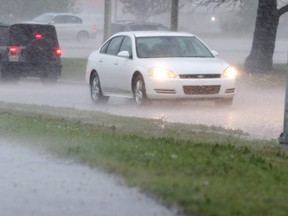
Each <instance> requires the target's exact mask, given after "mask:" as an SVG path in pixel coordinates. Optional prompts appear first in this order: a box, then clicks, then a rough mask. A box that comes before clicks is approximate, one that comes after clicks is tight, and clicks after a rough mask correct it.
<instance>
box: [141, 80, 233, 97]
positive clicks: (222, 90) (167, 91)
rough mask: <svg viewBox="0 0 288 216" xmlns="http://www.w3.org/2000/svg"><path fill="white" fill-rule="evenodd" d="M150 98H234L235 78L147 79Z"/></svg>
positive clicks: (146, 83) (147, 92)
mask: <svg viewBox="0 0 288 216" xmlns="http://www.w3.org/2000/svg"><path fill="white" fill-rule="evenodd" d="M145 86H146V94H147V97H148V98H149V99H199V100H200V99H201V100H205V99H207V100H210V99H219V98H233V97H234V94H235V91H236V81H235V79H209V80H208V79H206V80H199V79H195V80H193V79H187V80H185V79H169V80H156V79H152V78H149V80H146V81H145Z"/></svg>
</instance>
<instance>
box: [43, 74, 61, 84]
mask: <svg viewBox="0 0 288 216" xmlns="http://www.w3.org/2000/svg"><path fill="white" fill-rule="evenodd" d="M40 80H41V82H42V84H43V85H53V84H55V83H57V81H58V76H57V75H53V76H40Z"/></svg>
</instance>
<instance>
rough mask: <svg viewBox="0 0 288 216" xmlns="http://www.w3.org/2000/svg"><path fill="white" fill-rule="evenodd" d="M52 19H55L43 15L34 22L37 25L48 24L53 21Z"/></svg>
mask: <svg viewBox="0 0 288 216" xmlns="http://www.w3.org/2000/svg"><path fill="white" fill-rule="evenodd" d="M52 17H53V16H52V15H49V14H43V15H40V16H38V17H36V18H35V19H33V21H34V22H37V23H48V22H49V21H50V19H52Z"/></svg>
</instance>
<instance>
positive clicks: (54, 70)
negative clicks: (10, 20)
mask: <svg viewBox="0 0 288 216" xmlns="http://www.w3.org/2000/svg"><path fill="white" fill-rule="evenodd" d="M60 56H61V49H60V47H59V43H58V38H57V34H56V30H55V27H54V26H52V25H42V24H13V25H3V24H2V25H0V78H1V80H3V81H18V80H19V78H20V77H30V76H32V77H40V79H41V81H43V82H56V81H57V80H58V77H59V76H60V75H61V67H62V66H61V59H60Z"/></svg>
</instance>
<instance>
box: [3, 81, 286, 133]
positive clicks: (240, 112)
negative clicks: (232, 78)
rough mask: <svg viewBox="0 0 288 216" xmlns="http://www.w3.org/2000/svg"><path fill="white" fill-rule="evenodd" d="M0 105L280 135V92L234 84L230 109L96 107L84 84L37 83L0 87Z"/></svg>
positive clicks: (117, 103) (206, 105)
mask: <svg viewBox="0 0 288 216" xmlns="http://www.w3.org/2000/svg"><path fill="white" fill-rule="evenodd" d="M0 101H5V102H15V103H25V104H40V105H50V106H55V107H72V108H76V109H83V110H95V111H101V112H106V113H111V114H116V115H123V116H137V117H145V118H154V119H155V118H156V119H157V118H158V119H160V118H161V119H163V120H165V121H170V122H182V123H187V124H205V125H214V126H222V127H224V128H229V129H235V130H237V129H240V130H243V131H245V132H248V133H250V134H251V135H252V136H253V137H258V138H265V139H276V138H278V136H279V134H280V133H281V132H282V125H283V112H284V88H283V87H273V88H272V87H269V88H257V87H253V86H251V85H248V84H245V83H238V91H237V94H236V96H235V99H234V103H233V106H232V107H217V106H215V105H214V103H212V102H199V101H198V102H196V101H195V102H183V103H179V102H178V103H173V102H161V103H160V102H155V103H152V104H151V105H150V106H147V107H140V108H139V107H137V106H135V105H133V104H131V103H130V101H128V100H126V99H119V98H110V100H109V103H108V104H106V105H101V106H99V105H98V106H96V105H94V104H92V102H91V100H90V95H89V90H88V86H87V85H86V84H85V83H79V84H69V83H58V84H57V85H55V86H50V87H49V86H43V85H41V83H40V82H39V81H38V80H32V81H21V82H19V83H18V84H16V85H1V86H0Z"/></svg>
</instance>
